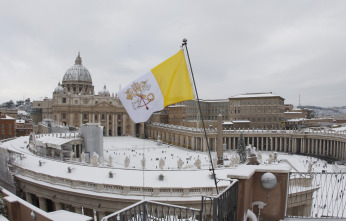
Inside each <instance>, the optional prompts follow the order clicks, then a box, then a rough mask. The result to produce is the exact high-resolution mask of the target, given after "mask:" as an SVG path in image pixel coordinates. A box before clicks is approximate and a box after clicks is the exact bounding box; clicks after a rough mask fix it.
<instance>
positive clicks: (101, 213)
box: [97, 211, 106, 220]
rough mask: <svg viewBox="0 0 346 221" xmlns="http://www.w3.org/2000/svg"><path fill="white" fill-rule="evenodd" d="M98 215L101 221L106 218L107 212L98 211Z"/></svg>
mask: <svg viewBox="0 0 346 221" xmlns="http://www.w3.org/2000/svg"><path fill="white" fill-rule="evenodd" d="M97 214H98V219H99V220H101V219H102V218H103V217H105V216H106V212H105V211H98V212H97Z"/></svg>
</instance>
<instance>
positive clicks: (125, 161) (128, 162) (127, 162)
mask: <svg viewBox="0 0 346 221" xmlns="http://www.w3.org/2000/svg"><path fill="white" fill-rule="evenodd" d="M124 165H125V168H128V167H129V166H130V158H129V157H128V156H126V158H125V160H124Z"/></svg>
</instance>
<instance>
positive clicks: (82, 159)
mask: <svg viewBox="0 0 346 221" xmlns="http://www.w3.org/2000/svg"><path fill="white" fill-rule="evenodd" d="M80 159H81V161H82V163H85V153H84V152H82V153H81V154H80Z"/></svg>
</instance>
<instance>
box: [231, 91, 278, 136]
mask: <svg viewBox="0 0 346 221" xmlns="http://www.w3.org/2000/svg"><path fill="white" fill-rule="evenodd" d="M284 100H285V99H284V98H282V97H280V96H278V95H275V94H272V93H271V92H269V93H247V94H241V95H237V96H233V97H230V98H229V118H230V120H231V121H233V120H248V121H250V123H249V127H250V128H267V129H281V122H282V121H284V110H285V106H284Z"/></svg>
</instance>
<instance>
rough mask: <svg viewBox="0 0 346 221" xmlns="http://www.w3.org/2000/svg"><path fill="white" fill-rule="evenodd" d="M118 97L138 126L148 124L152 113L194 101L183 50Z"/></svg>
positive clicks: (124, 89)
mask: <svg viewBox="0 0 346 221" xmlns="http://www.w3.org/2000/svg"><path fill="white" fill-rule="evenodd" d="M118 96H119V98H120V100H121V102H122V104H123V105H124V107H125V109H126V111H127V113H128V114H129V116H130V117H131V119H132V121H133V122H135V123H139V122H145V121H147V120H148V119H149V117H150V116H151V114H152V113H154V112H155V111H160V110H163V108H164V107H166V106H168V105H171V104H175V103H178V102H181V101H185V100H193V99H194V93H193V89H192V84H191V81H190V75H189V72H188V70H187V65H186V60H185V56H184V52H183V50H180V51H179V52H178V53H177V54H175V55H173V56H172V57H170V58H168V59H167V60H165V61H164V62H162V63H161V64H159V65H158V66H156V67H155V68H153V69H151V71H149V72H148V73H146V74H144V75H142V76H141V77H139V78H138V79H137V80H135V81H133V82H132V83H131V84H129V85H127V86H126V87H125V88H123V89H122V90H120V91H119V92H118Z"/></svg>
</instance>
